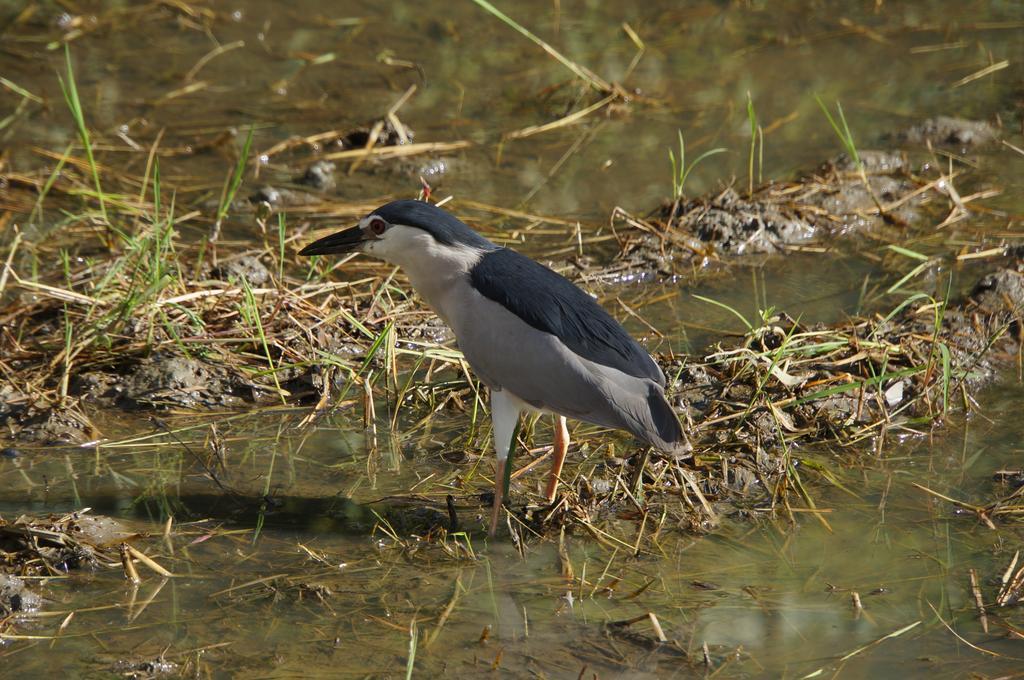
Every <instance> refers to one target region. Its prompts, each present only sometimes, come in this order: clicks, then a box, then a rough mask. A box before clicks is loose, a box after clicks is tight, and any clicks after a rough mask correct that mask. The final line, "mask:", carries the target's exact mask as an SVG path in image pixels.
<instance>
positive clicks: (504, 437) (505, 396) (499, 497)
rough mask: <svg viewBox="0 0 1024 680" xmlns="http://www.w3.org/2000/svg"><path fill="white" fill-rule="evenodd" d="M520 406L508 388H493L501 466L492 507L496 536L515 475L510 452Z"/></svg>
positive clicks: (496, 473) (492, 531)
mask: <svg viewBox="0 0 1024 680" xmlns="http://www.w3.org/2000/svg"><path fill="white" fill-rule="evenodd" d="M520 412H521V411H520V405H519V402H518V400H517V399H516V398H515V397H513V396H512V395H511V394H509V393H508V392H507V391H505V390H491V423H492V425H493V430H494V453H495V454H496V455H497V458H498V460H497V465H495V469H494V506H493V507H492V508H491V528H490V531H489V532H488V533H489V535H491V536H494V534H495V532H497V530H498V520H499V519H500V518H501V506H502V503H504V501H505V496H506V495H507V494H508V485H509V482H510V481H511V478H512V475H511V472H512V460H511V456H510V455H509V454H510V452H511V450H512V448H513V447H514V446H515V443H516V432H517V431H518V429H519V428H518V424H519V414H520Z"/></svg>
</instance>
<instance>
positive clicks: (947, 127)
mask: <svg viewBox="0 0 1024 680" xmlns="http://www.w3.org/2000/svg"><path fill="white" fill-rule="evenodd" d="M997 136H998V132H997V130H996V128H995V127H993V126H992V125H990V124H989V123H986V122H985V121H979V120H965V119H963V118H954V117H951V116H936V117H935V118H929V119H928V120H926V121H924V122H923V123H919V124H917V125H914V126H911V127H909V128H907V129H906V130H904V131H902V132H900V133H899V134H897V135H896V139H897V140H899V141H901V142H907V143H910V144H920V145H928V144H931V145H933V146H945V147H956V148H958V149H959V150H961V151H963V152H966V151H968V150H969V149H971V148H972V147H978V146H983V145H985V144H991V143H992V142H994V141H996V139H997Z"/></svg>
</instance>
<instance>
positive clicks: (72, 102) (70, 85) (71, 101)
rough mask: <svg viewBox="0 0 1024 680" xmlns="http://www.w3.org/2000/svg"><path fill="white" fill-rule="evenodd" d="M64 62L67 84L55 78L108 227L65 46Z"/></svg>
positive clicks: (68, 54) (105, 207)
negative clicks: (76, 130) (73, 122)
mask: <svg viewBox="0 0 1024 680" xmlns="http://www.w3.org/2000/svg"><path fill="white" fill-rule="evenodd" d="M64 61H65V63H66V65H67V82H65V81H64V79H63V78H61V77H60V76H59V75H58V76H57V80H59V81H60V89H61V91H62V92H63V93H64V101H65V102H67V105H68V108H69V109H70V110H71V116H72V117H73V118H74V119H75V127H76V128H77V129H78V138H79V140H81V142H82V147H84V149H85V157H86V160H88V161H89V169H90V170H91V171H92V179H93V183H94V184H95V185H96V196H97V198H98V199H99V202H100V213H101V214H102V215H103V221H104V222H106V223H107V224H108V226H109V224H110V220H108V219H107V205H106V202H105V201H104V200H103V189H102V188H101V187H100V173H99V168H98V167H97V166H96V159H95V158H94V157H93V153H92V141H91V139H90V137H89V128H88V127H87V126H86V124H85V114H84V113H83V112H82V102H81V100H79V98H78V86H77V85H76V83H75V72H74V69H73V68H72V66H71V50H70V48H69V47H68V46H67V44H65V45H64ZM122 236H123V235H122Z"/></svg>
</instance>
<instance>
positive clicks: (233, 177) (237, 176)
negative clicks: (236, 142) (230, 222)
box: [210, 125, 255, 241]
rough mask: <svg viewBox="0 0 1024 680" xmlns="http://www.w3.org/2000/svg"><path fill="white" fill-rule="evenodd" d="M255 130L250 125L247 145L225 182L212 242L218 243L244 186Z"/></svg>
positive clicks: (246, 138) (246, 137)
mask: <svg viewBox="0 0 1024 680" xmlns="http://www.w3.org/2000/svg"><path fill="white" fill-rule="evenodd" d="M254 130H255V128H254V127H253V126H252V125H250V126H249V133H248V134H247V135H246V136H245V144H244V145H243V146H242V153H241V154H239V156H238V162H237V163H235V168H234V170H233V171H232V172H231V174H230V175H229V176H228V178H227V179H226V180H225V181H224V189H223V191H222V192H221V196H220V206H219V207H218V208H217V219H216V220H215V221H214V223H213V232H212V234H211V235H210V240H211V241H216V240H217V237H218V236H219V235H220V227H221V224H223V222H224V218H225V217H227V215H228V211H229V210H231V203H232V202H233V201H234V200H235V194H237V193H238V188H239V187H240V186H242V179H243V178H244V177H245V166H246V164H247V163H248V162H249V151H250V150H251V149H252V136H253V132H254Z"/></svg>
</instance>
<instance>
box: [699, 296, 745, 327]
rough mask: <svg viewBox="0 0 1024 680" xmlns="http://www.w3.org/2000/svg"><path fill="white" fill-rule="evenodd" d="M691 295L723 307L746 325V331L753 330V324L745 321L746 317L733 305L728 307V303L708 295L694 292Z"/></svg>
mask: <svg viewBox="0 0 1024 680" xmlns="http://www.w3.org/2000/svg"><path fill="white" fill-rule="evenodd" d="M693 297H695V298H697V299H698V300H700V301H701V302H707V303H708V304H710V305H714V306H716V307H721V308H722V309H724V310H725V311H727V312H729V313H731V314H733V315H734V316H735V317H736V318H737V319H739V320H740V321H742V322H743V325H744V326H746V328H747V330H748V331H752V330H754V326H753V325H751V323H750V322H749V321H747V319H746V317H744V316H743V315H742V314H740V313H739V312H738V311H737V310H736V309H734V308H733V307H730V306H729V305H727V304H725V303H724V302H719V301H718V300H712V299H711V298H709V297H704V296H703V295H697V294H696V293H693Z"/></svg>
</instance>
